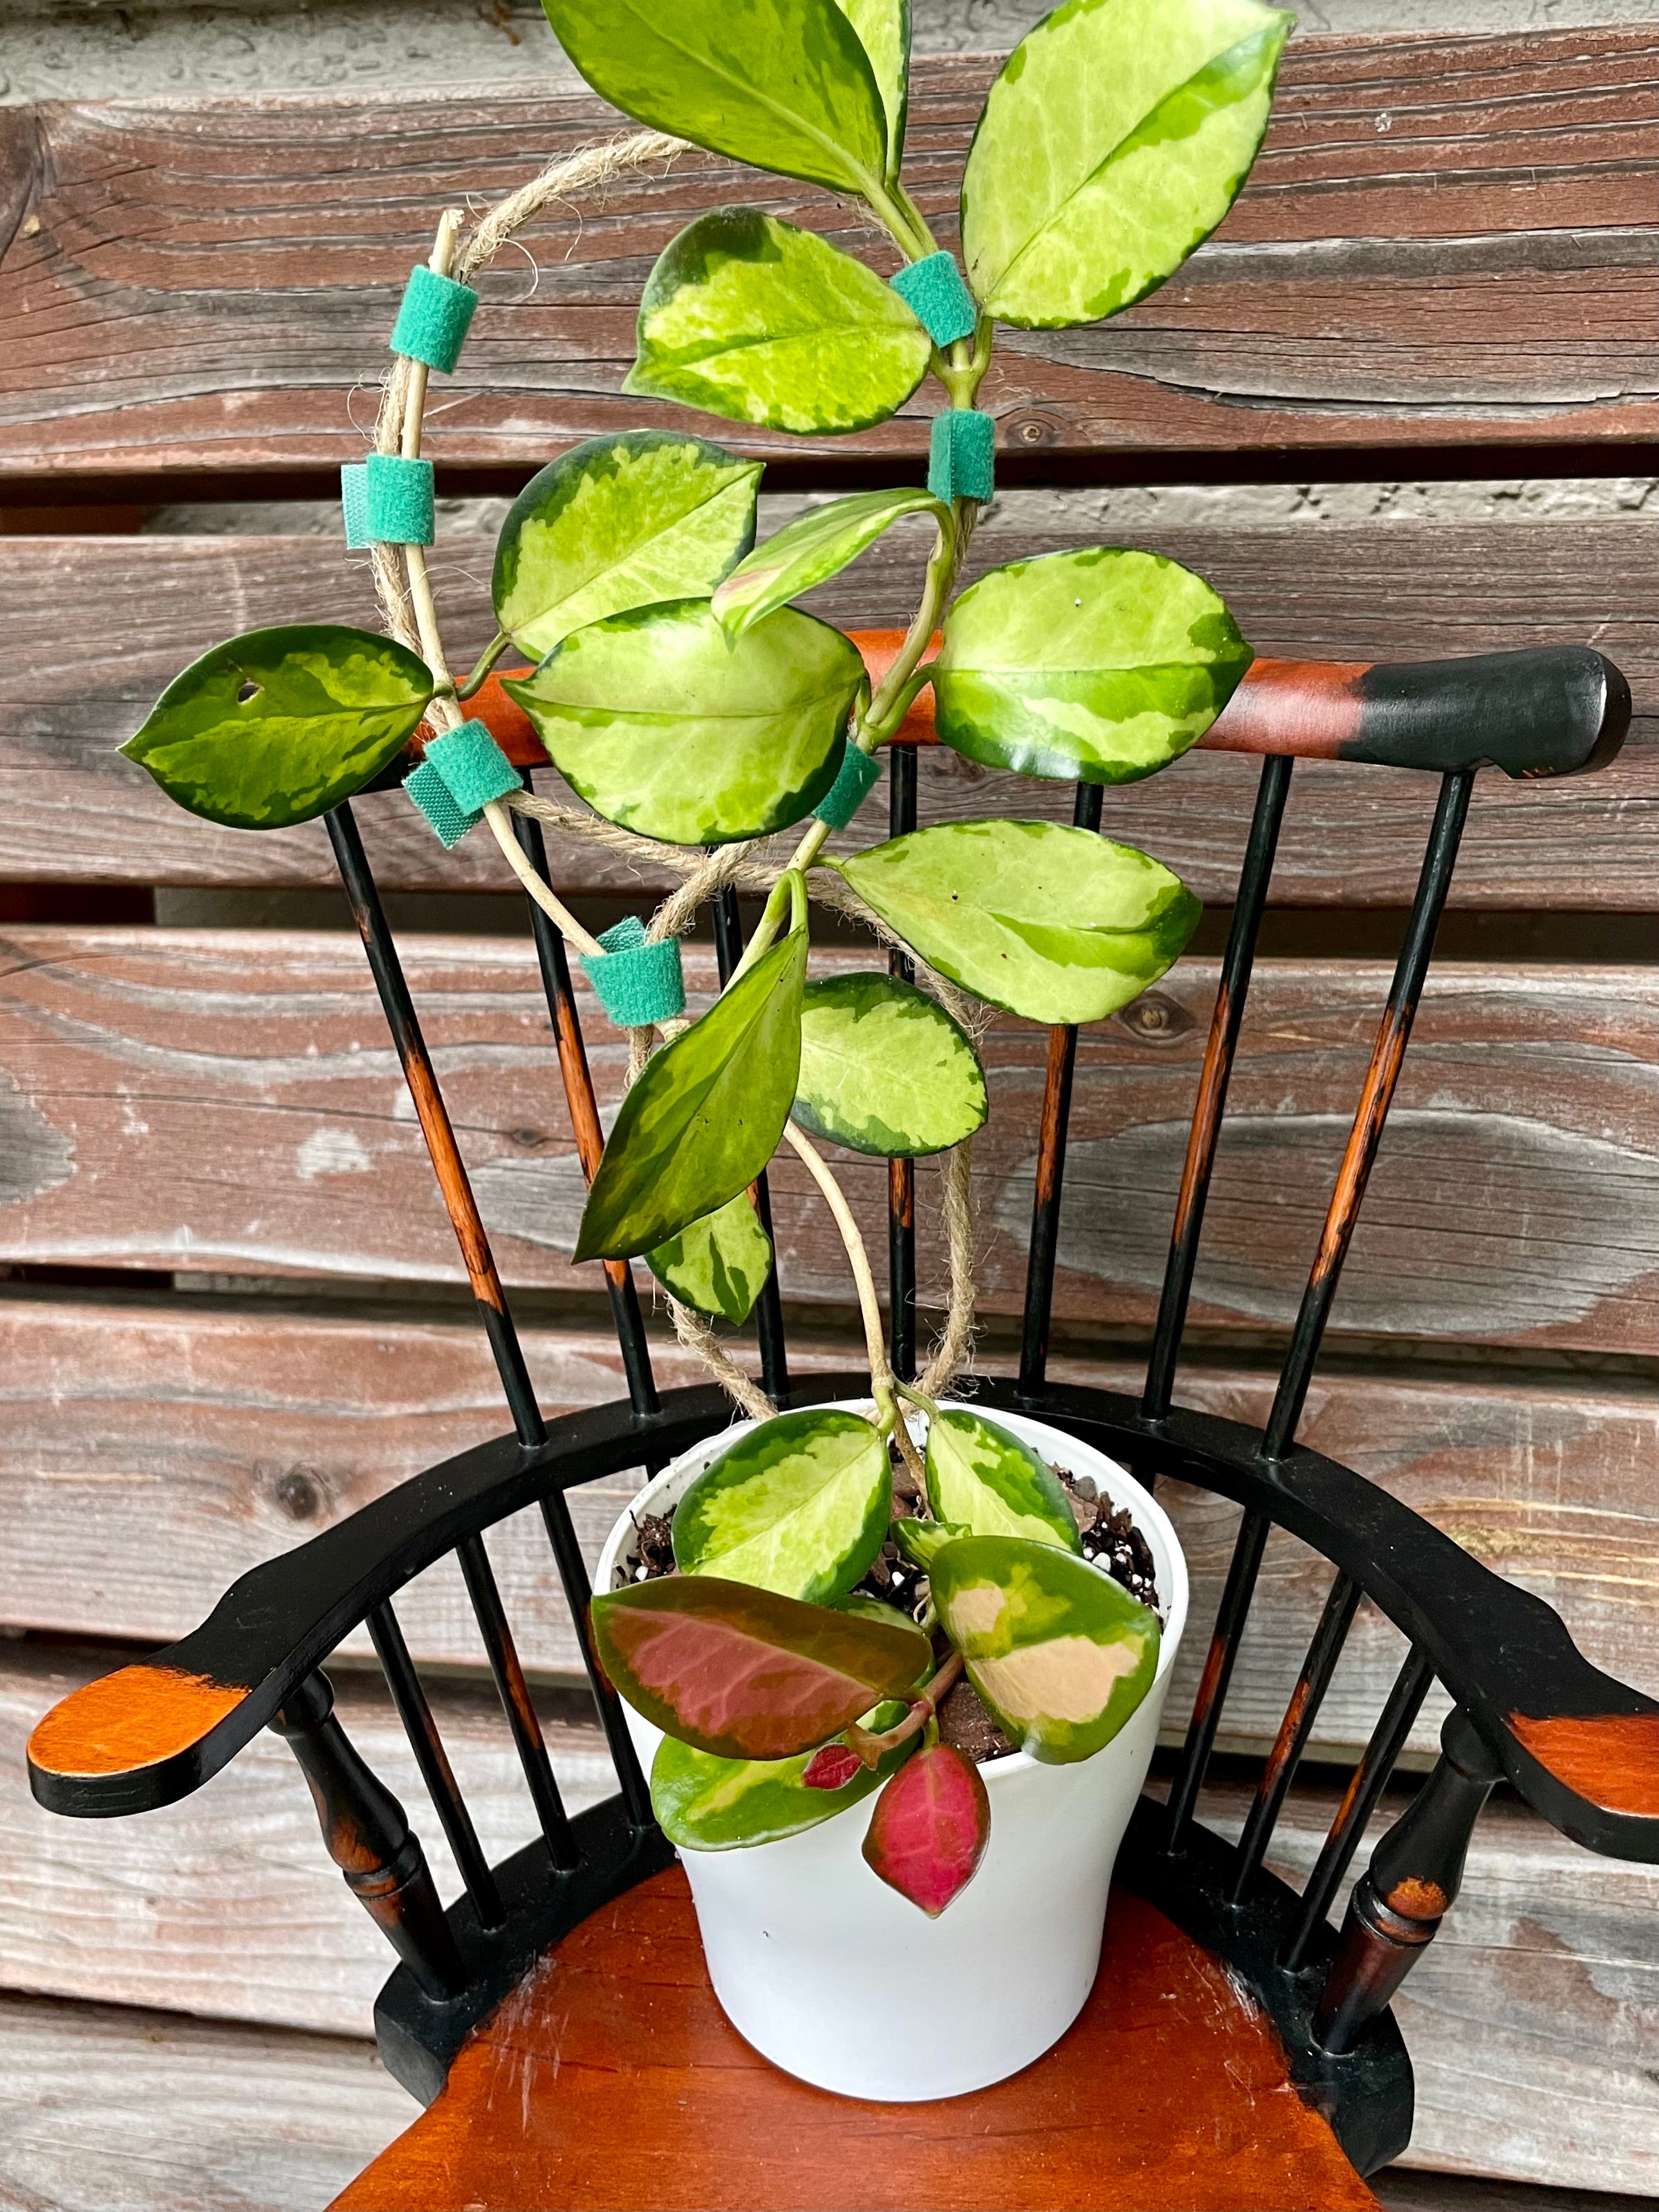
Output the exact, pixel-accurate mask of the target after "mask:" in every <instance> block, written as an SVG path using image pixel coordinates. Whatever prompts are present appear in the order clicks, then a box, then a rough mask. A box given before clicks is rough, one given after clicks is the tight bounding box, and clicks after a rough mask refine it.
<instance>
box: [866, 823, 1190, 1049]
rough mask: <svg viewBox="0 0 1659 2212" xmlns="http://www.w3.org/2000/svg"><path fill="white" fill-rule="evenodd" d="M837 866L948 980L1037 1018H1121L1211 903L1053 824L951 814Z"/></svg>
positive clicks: (1154, 866)
mask: <svg viewBox="0 0 1659 2212" xmlns="http://www.w3.org/2000/svg"><path fill="white" fill-rule="evenodd" d="M837 865H838V866H840V868H841V872H842V875H844V876H845V877H846V878H847V880H848V883H849V884H851V885H852V886H853V889H854V890H855V891H856V892H857V893H858V894H859V896H860V898H862V899H864V900H865V901H866V903H867V904H869V905H870V906H872V907H873V908H874V909H875V911H876V912H877V913H878V915H880V916H881V918H882V920H883V921H885V922H886V923H887V924H888V925H889V927H891V928H892V929H894V930H895V931H896V933H898V935H899V936H900V937H902V939H903V940H904V942H905V943H906V944H907V945H911V946H913V947H914V948H915V951H918V952H919V953H920V954H921V957H922V958H923V959H924V960H926V961H927V962H928V963H929V964H930V965H931V966H933V967H934V968H936V969H938V970H939V973H940V974H941V975H948V976H949V977H950V978H951V981H953V982H957V983H960V984H961V985H962V986H963V989H964V990H969V991H972V992H974V993H975V994H976V995H977V996H978V997H980V998H981V999H984V1000H987V1001H988V1002H989V1003H990V1004H991V1005H992V1006H1003V1007H1006V1010H1007V1011H1008V1012H1010V1013H1012V1014H1022V1015H1024V1017H1025V1018H1026V1019H1027V1020H1028V1021H1034V1022H1073V1023H1074V1022H1097V1021H1103V1019H1104V1018H1106V1016H1107V1015H1108V1014H1115V1012H1117V1011H1118V1009H1119V1008H1120V1007H1121V1006H1127V1005H1128V1003H1129V1001H1130V1000H1132V999H1137V998H1139V995H1140V994H1141V993H1142V992H1143V991H1144V990H1146V988H1147V987H1149V986H1150V985H1151V984H1152V983H1155V982H1156V981H1158V977H1159V976H1160V975H1163V974H1164V971H1165V970H1166V969H1169V968H1170V967H1171V966H1172V965H1173V964H1174V963H1175V961H1176V959H1178V958H1179V957H1180V955H1181V953H1182V950H1183V949H1184V947H1185V945H1186V943H1187V940H1188V938H1189V937H1190V936H1191V935H1192V933H1193V931H1194V929H1195V928H1196V927H1197V926H1198V920H1199V916H1200V913H1201V912H1202V911H1203V909H1202V908H1200V904H1199V902H1198V901H1197V900H1196V899H1195V898H1194V896H1193V895H1192V893H1191V892H1190V891H1189V890H1188V889H1187V887H1186V885H1185V884H1182V881H1181V879H1180V878H1179V877H1178V876H1175V875H1172V874H1171V873H1170V871H1169V869H1168V868H1165V867H1164V866H1160V864H1159V863H1158V861H1157V860H1152V859H1151V858H1150V857H1149V856H1148V855H1147V854H1145V853H1141V852H1137V851H1136V850H1135V848H1133V846H1132V845H1115V844H1113V843H1112V842H1110V840H1109V839H1107V838H1104V837H1097V836H1095V834H1094V832H1093V831H1092V830H1089V829H1068V828H1066V827H1064V826H1063V825H1062V824H1060V823H1054V822H1002V821H989V822H951V823H941V824H940V825H939V827H937V828H935V829H917V830H913V831H912V832H911V833H910V835H909V836H906V837H895V838H893V839H892V840H891V841H890V842H889V843H887V844H885V845H876V846H873V847H872V848H871V849H870V850H869V851H868V852H864V853H855V854H852V855H851V856H850V857H849V858H848V859H847V860H842V861H841V862H839V863H838V864H837Z"/></svg>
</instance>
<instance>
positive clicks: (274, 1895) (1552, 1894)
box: [0, 1644, 1659, 2202]
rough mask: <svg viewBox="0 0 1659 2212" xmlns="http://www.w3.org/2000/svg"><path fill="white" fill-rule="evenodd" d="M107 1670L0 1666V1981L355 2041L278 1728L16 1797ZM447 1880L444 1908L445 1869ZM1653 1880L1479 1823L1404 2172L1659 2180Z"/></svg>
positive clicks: (361, 2021)
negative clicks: (103, 1786)
mask: <svg viewBox="0 0 1659 2212" xmlns="http://www.w3.org/2000/svg"><path fill="white" fill-rule="evenodd" d="M97 1663H99V1655H96V1654H94V1653H92V1652H86V1653H73V1652H70V1651H68V1650H64V1649H63V1648H62V1647H60V1648H59V1649H58V1650H57V1651H55V1652H52V1653H50V1654H46V1653H42V1652H40V1651H39V1650H35V1649H34V1648H33V1647H31V1646H29V1645H27V1644H23V1645H17V1646H14V1647H13V1648H12V1650H11V1652H10V1653H9V1656H8V1659H7V1662H6V1665H5V1668H4V1669H3V1671H0V1857H3V1862H4V1863H5V1864H6V1866H7V1868H8V1869H9V1873H8V1880H7V1881H6V1883H5V1884H4V1885H0V1984H3V1985H7V1986H9V1987H12V1988H15V1989H27V1990H37V1991H41V1992H45V1993H47V1994H50V1995H53V1996H87V1997H91V1998H94V1999H98V2000H101V2001H103V2002H117V2003H134V2004H145V2005H154V2006H160V2007H161V2008H165V2009H168V2010H185V2011H196V2012H202V2011H206V2012H211V2013H216V2014H218V2015H224V2016H228V2017H231V2018H237V2019H249V2020H255V2021H264V2022H267V2023H270V2024H273V2025H276V2024H282V2025H291V2026H297V2027H307V2028H313V2029H314V2028H318V2027H325V2028H330V2029H332V2030H334V2031H336V2032H338V2033H346V2034H354V2035H362V2033H365V2032H366V2030H367V2027H368V2020H369V2010H370V2006H371V2004H372V2002H373V1997H374V1990H375V1989H376V1988H377V1987H378V1985H379V1984H380V1980H381V1979H382V1978H383V1976H384V1973H385V1971H386V1959H387V1957H388V1956H389V1954H385V1953H384V1951H383V1947H381V1946H380V1939H379V1938H378V1937H377V1936H375V1934H374V1930H373V1929H372V1928H371V1926H370V1924H369V1923H368V1918H367V1917H366V1916H365V1915H364V1914H363V1913H362V1911H361V1909H360V1908H359V1907H358V1906H357V1905H356V1903H355V1902H354V1901H353V1899H351V1898H350V1897H349V1896H348V1894H347V1893H346V1891H345V1889H344V1887H343V1884H342V1883H341V1881H340V1880H339V1878H338V1876H337V1874H336V1873H335V1871H334V1869H332V1868H331V1866H330V1865H329V1863H328V1862H327V1860H326V1858H325V1857H324V1855H323V1851H322V1848H321V1845H320V1844H319V1841H318V1838H317V1835H316V1828H315V1820H314V1815H313V1813H312V1809H311V1806H310V1803H309V1801H308V1799H307V1796H306V1793H305V1790H304V1788H303V1786H302V1784H301V1781H300V1778H299V1776H298V1774H297V1772H296V1771H295V1768H294V1766H293V1763H292V1761H291V1759H289V1754H288V1753H287V1751H286V1750H285V1749H284V1747H283V1746H282V1745H281V1744H279V1743H278V1742H277V1741H276V1740H275V1739H274V1738H272V1737H269V1736H268V1737H265V1738H264V1739H262V1740H261V1741H259V1742H258V1743H257V1744H255V1745H253V1746H252V1747H250V1748H249V1750H248V1751H246V1753H243V1755H242V1757H241V1758H240V1759H238V1760H237V1761H236V1762H235V1763H234V1765H233V1766H231V1767H230V1768H229V1769H228V1770H227V1771H226V1772H225V1773H224V1774H222V1775H221V1776H219V1777H218V1778H216V1780H215V1781H214V1782H213V1783H212V1784H210V1785H209V1787H208V1789H207V1790H205V1791H204V1792H202V1793H201V1794H199V1795H198V1796H196V1797H195V1798H193V1799H191V1800H188V1801H186V1802H185V1804H183V1805H179V1806H175V1807H172V1808H168V1809H167V1810H166V1811H164V1812H161V1813H154V1814H146V1815H145V1817H144V1818H143V1820H125V1821H87V1822H77V1821H68V1820H54V1819H52V1817H51V1816H50V1815H48V1814H45V1813H43V1812H41V1811H40V1809H39V1808H38V1807H36V1806H34V1805H33V1803H32V1802H29V1801H28V1800H27V1797H26V1796H25V1795H24V1790H23V1784H22V1782H21V1740H22V1737H23V1735H24V1734H25V1733H26V1731H27V1728H28V1726H29V1725H30V1724H31V1723H32V1721H33V1718H34V1717H37V1716H38V1714H39V1713H40V1711H42V1710H44V1708H45V1707H46V1705H48V1704H50V1703H51V1701H52V1699H53V1698H54V1697H55V1696H57V1695H59V1694H61V1693H62V1692H63V1691H64V1690H65V1689H67V1688H68V1687H70V1686H71V1684H72V1682H73V1681H74V1680H76V1679H78V1678H79V1677H80V1676H81V1675H82V1674H84V1673H85V1672H87V1671H89V1670H90V1668H92V1667H93V1666H94V1665H95V1664H97ZM341 1703H342V1710H343V1712H344V1715H345V1717H346V1722H347V1725H348V1727H349V1729H351V1732H352V1735H353V1738H354V1741H356V1742H357V1743H358V1744H359V1745H360V1747H362V1749H363V1751H364V1752H365V1753H366V1755H367V1756H368V1758H369V1759H370V1760H371V1762H372V1763H373V1764H374V1765H375V1766H376V1767H377V1768H378V1769H379V1770H380V1771H382V1772H384V1773H385V1774H386V1776H387V1778H389V1779H390V1780H392V1783H393V1786H394V1787H396V1788H397V1789H398V1790H399V1792H400V1793H402V1794H403V1795H404V1798H405V1802H406V1803H407V1804H408V1805H409V1807H410V1811H411V1814H412V1816H413V1818H414V1820H415V1824H416V1827H417V1829H418V1830H419V1831H420V1832H421V1833H422V1838H423V1839H424V1840H428V1841H429V1842H430V1841H431V1840H432V1838H433V1834H434V1831H435V1822H434V1821H433V1820H432V1818H431V1816H430V1815H429V1814H428V1813H427V1812H426V1809H425V1806H424V1801H423V1800H422V1796H421V1794H420V1790H419V1786H418V1784H416V1782H415V1780H414V1778H413V1777H412V1774H411V1772H410V1766H409V1762H408V1759H407V1754H406V1753H405V1752H404V1749H403V1744H402V1738H401V1736H400V1735H398V1733H397V1729H396V1723H395V1722H394V1721H393V1720H392V1717H391V1716H390V1714H389V1712H388V1711H386V1708H385V1707H384V1706H382V1705H380V1704H379V1703H378V1701H376V1700H375V1699H373V1698H372V1697H371V1696H370V1695H369V1693H368V1690H367V1687H366V1686H362V1685H353V1684H346V1685H345V1686H344V1689H343V1696H342V1700H341ZM436 1711H437V1714H438V1718H439V1723H440V1726H441V1728H442V1729H443V1731H444V1735H445V1741H446V1743H447V1745H448V1747H450V1750H451V1753H452V1756H453V1759H454V1760H455V1764H456V1766H457V1770H458V1771H459V1774H460V1777H461V1780H462V1783H463V1786H464V1787H465V1790H466V1791H467V1794H468V1798H469V1802H471V1804H472V1805H473V1807H474V1809H475V1811H476V1812H477V1814H479V1818H480V1826H481V1829H482V1831H483V1837H484V1840H485V1843H486V1845H487V1847H488V1848H489V1850H491V1851H492V1852H495V1851H499V1850H504V1849H506V1848H507V1847H508V1845H509V1844H513V1843H516V1842H517V1841H519V1840H521V1838H522V1836H523V1833H524V1826H523V1824H522V1822H521V1820H520V1805H521V1802H522V1791H521V1789H520V1786H519V1785H518V1784H517V1780H516V1775H515V1773H514V1772H513V1767H512V1754H511V1753H510V1751H509V1750H508V1748H507V1742H506V1733H505V1729H504V1728H502V1727H501V1724H500V1723H499V1719H498V1717H497V1716H496V1715H495V1714H494V1713H492V1712H491V1711H489V1708H488V1706H487V1705H485V1704H484V1703H483V1701H482V1700H479V1699H473V1698H471V1697H468V1696H464V1695H462V1694H459V1693H458V1692H441V1694H440V1695H439V1697H438V1699H437V1700H436ZM595 1741H596V1738H595V1737H594V1735H593V1734H592V1731H591V1730H576V1729H560V1728H556V1729H554V1731H553V1744H554V1759H555V1764H556V1765H557V1766H558V1767H559V1768H560V1769H561V1771H562V1773H563V1774H564V1776H565V1778H566V1780H567V1787H568V1799H569V1802H573V1803H580V1802H586V1798H587V1796H588V1795H589V1793H590V1792H591V1791H592V1790H593V1789H596V1788H597V1787H598V1772H599V1761H598V1759H597V1758H596V1756H595V1753H594V1752H593V1751H592V1748H587V1747H591V1746H592V1744H593V1743H594V1742H595ZM1240 1809H1241V1808H1240V1806H1239V1802H1238V1800H1237V1797H1236V1796H1234V1797H1232V1798H1231V1799H1229V1798H1222V1799H1220V1800H1218V1801H1216V1802H1215V1803H1214V1804H1213V1805H1212V1807H1209V1808H1206V1810H1209V1811H1212V1812H1213V1813H1214V1814H1217V1815H1218V1816H1219V1818H1220V1820H1226V1819H1227V1818H1228V1817H1229V1816H1231V1818H1232V1819H1233V1820H1235V1821H1236V1820H1237V1816H1238V1813H1239V1810H1240ZM1330 1809H1331V1801H1330V1799H1329V1798H1328V1796H1326V1795H1325V1794H1324V1793H1322V1792H1318V1793H1311V1794H1308V1795H1303V1794H1301V1793H1298V1795H1297V1797H1295V1798H1293V1799H1292V1801H1291V1806H1290V1808H1289V1809H1288V1811H1287V1813H1286V1815H1285V1821H1284V1822H1283V1824H1282V1825H1281V1827H1280V1829H1279V1835H1278V1837H1277V1838H1276V1839H1275V1856H1276V1858H1277V1860H1278V1862H1279V1863H1280V1864H1281V1865H1286V1866H1294V1867H1297V1868H1301V1867H1304V1866H1305V1865H1307V1864H1308V1863H1310V1860H1311V1858H1312V1856H1313V1853H1314V1850H1316V1847H1317V1842H1318V1838H1319V1837H1320V1836H1321V1835H1322V1832H1323V1829H1324V1826H1325V1825H1326V1822H1327V1820H1328V1817H1329V1813H1330ZM434 1856H435V1858H437V1859H439V1860H440V1861H441V1858H442V1854H441V1850H435V1852H434ZM442 1879H443V1886H444V1888H445V1891H446V1893H450V1892H451V1891H453V1886H454V1885H453V1877H452V1875H450V1873H449V1871H448V1869H447V1866H446V1867H445V1869H444V1873H443V1877H442ZM1656 1889H1659V1875H1656V1873H1655V1871H1654V1869H1651V1868H1645V1867H1628V1866H1621V1865H1619V1864H1617V1863H1613V1862H1610V1861H1605V1860H1595V1859H1592V1858H1590V1857H1589V1856H1588V1855H1587V1854H1585V1853H1584V1852H1583V1851H1580V1850H1577V1848H1576V1846H1573V1845H1571V1844H1563V1843H1561V1842H1559V1839H1557V1838H1554V1837H1553V1836H1552V1835H1551V1834H1550V1833H1549V1832H1547V1831H1545V1830H1543V1829H1541V1827H1540V1826H1539V1825H1538V1824H1537V1823H1536V1822H1535V1821H1534V1820H1532V1819H1531V1818H1530V1816H1528V1815H1526V1814H1521V1813H1519V1812H1516V1811H1515V1810H1514V1809H1513V1808H1497V1809H1495V1811H1494V1812H1493V1813H1492V1814H1490V1815H1489V1816H1488V1818H1487V1820H1486V1821H1484V1822H1483V1823H1482V1825H1481V1826H1480V1829H1479V1830H1477V1832H1476V1839H1475V1845H1474V1850H1473V1852H1472V1854H1471V1857H1470V1867H1469V1876H1468V1883H1467V1886H1466V1887H1465V1890H1464V1893H1463V1896H1462V1899H1461V1900H1460V1902H1459V1905H1458V1907H1457V1910H1456V1912H1455V1914H1454V1915H1453V1916H1452V1917H1451V1918H1450V1920H1449V1922H1448V1923H1447V1929H1446V1932H1445V1934H1444V1935H1443V1936H1442V1937H1441V1938H1440V1940H1439V1941H1438V1942H1437V1943H1436V1944H1435V1945H1434V1946H1433V1947H1432V1948H1431V1951H1430V1952H1429V1954H1428V1956H1427V1958H1426V1959H1425V1962H1424V1964H1423V1965H1422V1966H1420V1967H1419V1969H1418V1970H1417V1972H1416V1975H1415V1976H1414V1978H1413V1983H1412V1984H1411V1994H1410V1997H1409V1999H1408V2000H1407V2004H1406V2006H1405V2007H1404V2008H1402V2021H1403V2022H1404V2024H1405V2026H1406V2029H1407V2035H1408V2037H1409V2038H1410V2039H1411V2043H1412V2047H1413V2058H1414V2062H1415V2064H1416V2066H1417V2069H1418V2081H1419V2124H1418V2132H1417V2138H1416V2142H1415V2143H1414V2146H1413V2156H1414V2158H1416V2159H1418V2160H1431V2161H1434V2162H1437V2163H1440V2164H1444V2165H1450V2166H1461V2167H1462V2168H1463V2169H1464V2170H1466V2171H1468V2170H1471V2169H1473V2170H1476V2171H1481V2172H1491V2173H1498V2174H1505V2173H1510V2174H1516V2175H1517V2176H1520V2177H1522V2178H1527V2179H1542V2178H1544V2177H1545V2176H1547V2177H1548V2178H1549V2179H1552V2180H1556V2181H1559V2182H1563V2183H1568V2184H1577V2185H1581V2186H1584V2187H1600V2188H1612V2189H1623V2190H1626V2191H1632V2192H1637V2193H1644V2192H1650V2191H1653V2190H1654V2189H1655V2187H1656V2186H1659V2173H1656V2153H1655V2148H1654V2146H1655V2143H1656V2141H1659V2130H1656V2119H1659V2088H1656V2086H1655V2075H1656V2044H1655V2034H1656V2031H1655V2025H1654V2022H1655V2018H1656V2007H1659V1967H1656V1965H1655V1961H1654V1958H1653V1951H1652V1944H1651V1942H1650V1930H1651V1926H1652V1916H1653V1911H1654V1909H1655V1904H1656ZM0 2172H3V2167H0ZM231 2201H232V2202H234V2199H232V2200H231Z"/></svg>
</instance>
